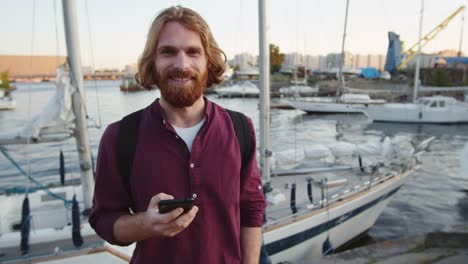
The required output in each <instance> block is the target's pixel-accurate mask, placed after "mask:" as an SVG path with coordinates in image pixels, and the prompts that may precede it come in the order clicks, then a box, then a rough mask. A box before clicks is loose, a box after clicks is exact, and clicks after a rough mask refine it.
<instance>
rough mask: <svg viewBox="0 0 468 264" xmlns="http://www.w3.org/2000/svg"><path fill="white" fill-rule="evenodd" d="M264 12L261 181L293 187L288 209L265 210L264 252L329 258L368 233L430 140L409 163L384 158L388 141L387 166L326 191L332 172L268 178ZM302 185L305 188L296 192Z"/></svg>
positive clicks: (358, 171)
mask: <svg viewBox="0 0 468 264" xmlns="http://www.w3.org/2000/svg"><path fill="white" fill-rule="evenodd" d="M265 9H266V7H265V0H259V19H260V21H259V24H260V32H259V36H260V49H259V50H260V57H259V62H260V78H261V79H260V85H261V89H260V91H261V93H260V118H259V120H260V133H259V135H260V136H259V137H260V142H259V143H260V144H259V145H260V149H259V152H260V164H261V173H262V177H263V179H264V182H265V183H266V184H267V185H270V187H273V189H274V188H279V186H285V184H288V183H291V185H290V186H291V199H290V201H289V205H290V206H287V205H286V210H280V209H279V208H281V207H282V206H283V209H284V206H285V204H284V203H283V204H282V205H281V203H279V204H277V205H276V206H271V205H270V206H268V207H267V211H266V222H265V224H264V227H263V239H264V246H265V251H266V252H267V253H268V255H269V256H270V258H271V261H272V262H273V263H278V262H283V261H290V262H296V261H299V260H304V258H307V257H311V258H316V257H320V256H322V255H324V254H328V253H329V252H330V251H332V250H333V247H335V248H336V247H339V246H342V245H344V244H345V243H347V242H349V241H350V240H352V239H353V238H355V237H357V236H358V235H360V234H363V233H365V232H366V231H367V230H369V229H370V228H371V227H372V226H373V224H374V223H375V221H376V220H377V218H378V216H379V215H380V213H381V212H382V211H383V209H384V208H385V205H386V204H387V203H388V201H389V198H390V197H391V196H392V195H394V194H395V193H396V192H397V191H398V190H399V188H400V187H401V186H402V185H403V184H404V183H405V182H406V181H407V180H408V178H409V175H410V174H411V173H412V172H413V171H414V170H416V169H417V168H418V165H416V164H415V163H414V155H415V154H416V153H420V152H421V151H423V149H425V148H426V147H427V146H428V144H429V143H430V141H431V140H432V139H428V140H427V141H425V142H422V143H421V144H420V145H419V146H418V147H417V148H416V149H412V150H410V151H409V153H407V154H408V155H409V156H407V158H408V160H407V161H409V160H412V161H410V163H406V162H401V160H400V161H398V162H392V161H391V160H392V158H390V156H392V155H388V154H389V153H390V152H391V151H390V150H389V148H388V146H390V145H391V144H390V143H389V139H387V140H386V142H387V143H386V145H387V148H383V149H386V150H382V151H383V152H384V153H387V154H384V156H386V157H387V158H385V160H386V161H385V163H388V164H387V165H388V166H381V167H379V165H376V166H377V167H379V168H377V167H374V169H370V170H368V169H365V168H364V167H362V166H360V167H358V168H354V169H351V170H349V171H348V173H347V174H346V175H347V176H346V181H344V182H345V184H342V185H339V186H340V187H334V188H333V187H330V190H329V188H328V186H331V185H328V184H327V183H328V177H329V176H333V172H330V174H328V173H321V174H317V175H314V174H313V173H312V174H311V173H310V172H305V171H302V174H296V175H290V176H282V177H275V178H270V166H271V164H270V163H271V161H270V158H271V153H272V152H271V149H270V147H271V142H270V134H269V133H270V132H269V126H270V114H269V111H270V109H269V108H270V106H269V104H270V92H269V87H270V86H269V58H268V52H267V51H268V46H267V45H268V41H267V34H266V28H267V25H266V21H267V20H266V16H265ZM394 154H395V153H394ZM393 157H394V158H396V157H398V158H400V157H402V156H400V155H397V156H393ZM398 158H397V159H398ZM359 160H361V158H359ZM403 164H406V165H403ZM410 164H411V165H410ZM372 166H373V165H371V167H372ZM313 178H315V179H316V180H318V179H321V180H320V182H321V183H322V184H321V185H320V186H321V187H320V188H318V189H317V187H315V188H314V185H313V184H312V182H313V180H312V179H313ZM317 178H318V179H317ZM296 183H297V185H296ZM301 183H302V184H301ZM301 185H302V186H304V188H300V187H299V186H301ZM306 186H307V192H306V188H305V187H306ZM296 190H297V193H296ZM314 194H315V195H314ZM267 198H268V195H267ZM288 207H289V208H288ZM289 210H290V211H289Z"/></svg>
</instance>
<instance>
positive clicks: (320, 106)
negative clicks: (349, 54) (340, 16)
mask: <svg viewBox="0 0 468 264" xmlns="http://www.w3.org/2000/svg"><path fill="white" fill-rule="evenodd" d="M348 7H349V0H348V1H346V13H345V24H344V31H343V42H342V45H341V63H340V67H339V69H338V72H337V77H338V82H339V84H338V87H337V92H336V96H335V97H295V98H293V99H289V100H286V102H287V103H288V104H289V105H291V106H292V107H294V108H295V109H298V110H302V111H305V112H307V113H363V107H365V106H368V105H374V104H375V105H379V104H383V103H385V100H374V99H371V98H370V96H369V95H368V94H350V93H346V92H347V88H346V84H345V80H344V74H343V67H344V65H343V64H344V56H345V52H344V47H345V40H346V26H347V23H348Z"/></svg>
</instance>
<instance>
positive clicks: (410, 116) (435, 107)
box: [363, 1, 468, 124]
mask: <svg viewBox="0 0 468 264" xmlns="http://www.w3.org/2000/svg"><path fill="white" fill-rule="evenodd" d="M423 11H424V1H422V2H421V16H420V23H419V44H418V45H419V47H418V52H417V58H416V70H415V76H414V80H415V81H414V90H413V102H412V103H398V104H397V103H392V104H390V103H389V104H381V105H369V106H368V107H365V108H363V109H365V111H364V113H365V114H366V115H367V117H368V118H369V119H371V120H372V121H378V122H401V123H436V124H456V123H468V103H467V102H461V101H457V100H455V99H454V98H451V97H447V96H432V97H421V98H419V99H417V94H418V89H419V86H420V80H419V68H420V53H421V32H422V23H423V22H422V21H423ZM432 88H435V87H432Z"/></svg>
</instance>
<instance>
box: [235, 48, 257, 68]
mask: <svg viewBox="0 0 468 264" xmlns="http://www.w3.org/2000/svg"><path fill="white" fill-rule="evenodd" d="M257 62H258V56H255V55H252V54H250V53H246V52H244V53H241V54H236V55H235V56H234V58H233V59H232V60H231V61H230V63H231V65H232V66H233V67H234V69H236V67H237V66H239V70H240V71H245V70H248V69H251V68H255V67H257V64H258V63H257Z"/></svg>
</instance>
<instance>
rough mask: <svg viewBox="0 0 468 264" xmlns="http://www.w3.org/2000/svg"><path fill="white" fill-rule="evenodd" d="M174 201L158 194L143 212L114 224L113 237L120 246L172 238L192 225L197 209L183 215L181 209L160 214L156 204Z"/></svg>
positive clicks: (120, 218)
mask: <svg viewBox="0 0 468 264" xmlns="http://www.w3.org/2000/svg"><path fill="white" fill-rule="evenodd" d="M168 199H174V197H173V196H172V195H168V194H165V193H159V194H157V195H155V196H153V197H152V198H151V201H150V203H149V205H148V208H147V209H146V211H145V212H141V213H138V214H135V215H124V216H121V217H119V219H117V221H115V223H114V237H115V239H116V240H117V241H118V242H120V243H121V244H130V243H133V242H135V241H141V240H145V239H148V238H151V237H154V236H165V237H174V236H176V235H177V234H179V233H180V232H182V231H183V230H184V229H185V228H187V226H189V225H190V223H192V221H193V219H194V218H195V216H196V215H197V212H198V207H196V206H194V207H193V208H192V209H191V210H190V211H188V212H187V213H185V214H182V213H183V211H184V210H183V209H182V208H177V209H175V210H172V211H171V212H168V213H165V214H160V213H159V211H158V204H159V201H161V200H168Z"/></svg>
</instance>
